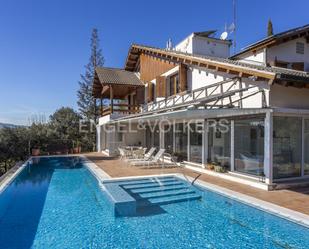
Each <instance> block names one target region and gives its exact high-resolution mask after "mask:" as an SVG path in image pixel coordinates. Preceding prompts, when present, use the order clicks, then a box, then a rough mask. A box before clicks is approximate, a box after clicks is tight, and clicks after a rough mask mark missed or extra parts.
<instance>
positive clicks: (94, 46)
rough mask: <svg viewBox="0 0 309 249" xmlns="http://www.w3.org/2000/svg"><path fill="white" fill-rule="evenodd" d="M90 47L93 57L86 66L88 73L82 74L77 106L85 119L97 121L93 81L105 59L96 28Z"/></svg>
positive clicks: (91, 56)
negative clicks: (96, 71) (97, 69)
mask: <svg viewBox="0 0 309 249" xmlns="http://www.w3.org/2000/svg"><path fill="white" fill-rule="evenodd" d="M90 46H91V55H90V58H89V62H88V64H87V65H86V66H85V68H86V71H85V73H84V74H81V80H80V81H79V90H78V92H77V98H78V100H77V105H78V107H79V112H80V113H81V115H82V116H83V118H85V119H88V120H91V119H92V120H94V121H96V120H97V117H98V109H99V108H98V104H97V102H96V99H95V98H94V97H93V96H92V81H93V77H94V73H95V69H96V67H102V66H103V65H104V57H103V55H102V50H101V49H100V46H99V36H98V30H97V29H96V28H94V29H93V30H92V36H91V44H90Z"/></svg>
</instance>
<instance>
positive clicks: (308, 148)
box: [304, 119, 309, 175]
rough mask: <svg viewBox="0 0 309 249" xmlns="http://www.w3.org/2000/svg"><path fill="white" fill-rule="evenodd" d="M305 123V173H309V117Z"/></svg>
mask: <svg viewBox="0 0 309 249" xmlns="http://www.w3.org/2000/svg"><path fill="white" fill-rule="evenodd" d="M304 125H305V127H304V152H305V153H304V174H305V175H309V119H305V123H304Z"/></svg>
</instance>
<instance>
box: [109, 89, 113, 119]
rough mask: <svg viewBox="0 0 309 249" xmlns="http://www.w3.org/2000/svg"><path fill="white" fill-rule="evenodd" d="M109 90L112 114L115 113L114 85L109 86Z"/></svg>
mask: <svg viewBox="0 0 309 249" xmlns="http://www.w3.org/2000/svg"><path fill="white" fill-rule="evenodd" d="M109 90H110V92H109V93H110V101H111V104H110V106H111V112H112V113H113V109H114V91H113V87H112V85H110V86H109Z"/></svg>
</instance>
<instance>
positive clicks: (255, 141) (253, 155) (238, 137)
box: [234, 118, 264, 175]
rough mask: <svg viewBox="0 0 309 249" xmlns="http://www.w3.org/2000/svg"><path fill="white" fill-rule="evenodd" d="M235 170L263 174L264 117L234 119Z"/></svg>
mask: <svg viewBox="0 0 309 249" xmlns="http://www.w3.org/2000/svg"><path fill="white" fill-rule="evenodd" d="M234 124H235V128H234V129H235V138H234V150H235V166H234V167H235V171H238V172H242V173H246V174H250V175H263V173H264V118H254V119H243V120H235V121H234Z"/></svg>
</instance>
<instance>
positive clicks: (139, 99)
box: [136, 87, 145, 105]
mask: <svg viewBox="0 0 309 249" xmlns="http://www.w3.org/2000/svg"><path fill="white" fill-rule="evenodd" d="M136 103H137V104H139V105H140V104H144V103H145V88H144V87H139V88H137V89H136Z"/></svg>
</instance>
